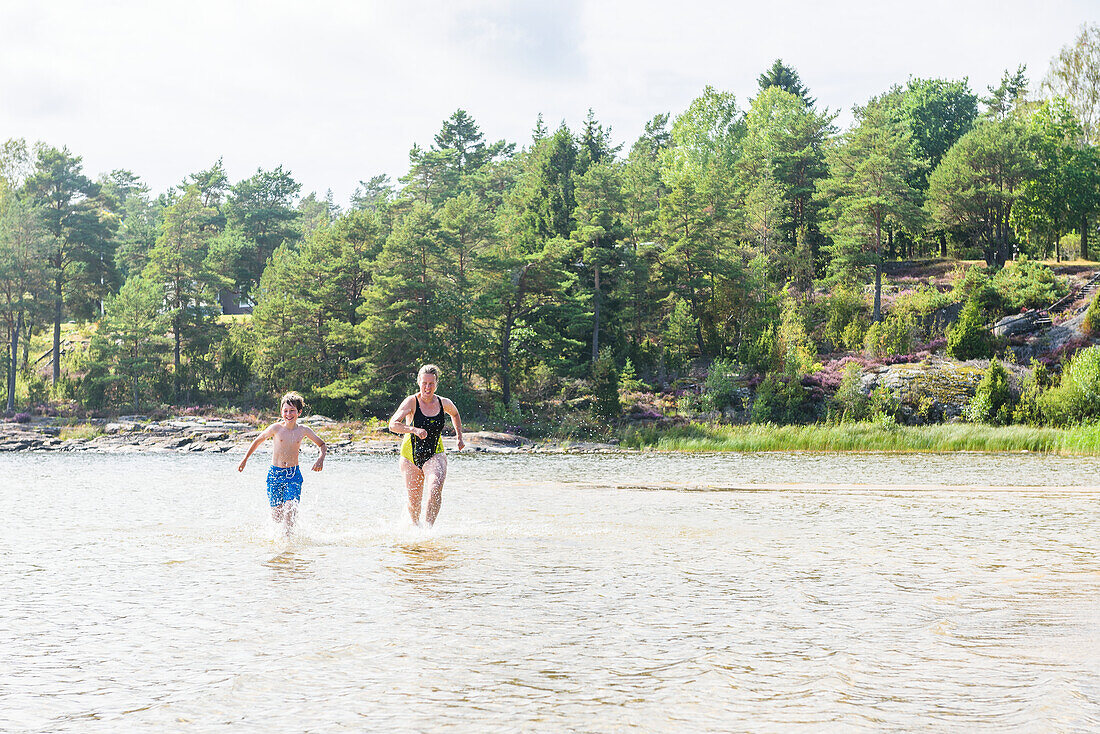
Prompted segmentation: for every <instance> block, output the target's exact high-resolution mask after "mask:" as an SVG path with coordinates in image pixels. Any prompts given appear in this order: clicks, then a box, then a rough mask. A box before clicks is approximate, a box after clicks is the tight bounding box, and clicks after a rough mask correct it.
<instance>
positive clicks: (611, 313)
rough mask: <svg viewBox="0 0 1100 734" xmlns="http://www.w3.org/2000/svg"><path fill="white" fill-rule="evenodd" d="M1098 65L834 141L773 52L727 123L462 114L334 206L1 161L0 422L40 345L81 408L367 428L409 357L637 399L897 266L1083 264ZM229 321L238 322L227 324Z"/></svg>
mask: <svg viewBox="0 0 1100 734" xmlns="http://www.w3.org/2000/svg"><path fill="white" fill-rule="evenodd" d="M1098 67H1100V28H1098V27H1096V26H1086V27H1083V28H1082V31H1081V35H1080V37H1079V38H1077V39H1076V40H1075V41H1074V42H1073V43H1072V44H1070V45H1068V46H1067V47H1066V48H1065V49H1063V52H1062V55H1061V56H1059V57H1058V59H1056V60H1055V61H1054V63H1053V64H1052V67H1051V69H1050V71H1049V72H1048V75H1047V77H1046V78H1045V80H1044V82H1043V84H1042V85H1041V87H1040V91H1041V93H1040V94H1037V95H1035V96H1029V94H1028V89H1029V84H1028V78H1027V75H1026V69H1024V68H1023V67H1020V68H1019V69H1016V70H1014V71H1008V72H1006V73H1005V74H1004V76H1003V78H1002V80H1001V81H1000V83H999V84H998V85H997V86H994V87H990V88H989V89H988V90H987V94H985V95H982V96H979V95H978V94H976V93H975V92H973V91H972V90H971V89H970V87H969V84H968V81H967V80H966V79H961V80H945V79H922V78H910V79H909V80H908V81H907V82H906V83H905V84H904V85H896V86H894V87H892V88H890V89H888V90H886V91H884V92H883V93H881V94H879V95H877V96H875V97H873V98H871V99H870V100H868V101H867V102H866V103H864V104H862V105H859V106H857V107H855V108H854V121H853V123H852V125H851V126H850V127H849V128H848V129H846V130H844V131H840V130H838V129H837V127H836V125H835V121H836V117H837V114H836V113H835V112H833V111H830V110H827V109H822V108H819V107H818V105H817V102H816V100H815V99H814V98H813V97H812V96H811V94H810V90H809V89H808V88H807V87H806V86H805V85H804V84H803V82H802V80H801V78H800V77H799V75H798V73H797V72H796V71H795V70H794V69H793V68H791V67H790V66H788V65H786V64H784V63H783V62H782V61H781V60H776V62H775V63H774V64H773V65H772V67H771V68H769V69H767V70H765V71H764V72H763V73H762V74H761V75H760V76H759V79H758V91H757V93H756V95H755V96H754V97H753V98H751V99H749V100H748V101H747V103H746V104H744V105H742V104H740V103H739V102H738V100H737V99H736V98H735V97H734V95H732V94H730V93H729V92H725V91H721V90H719V89H715V88H712V87H707V88H706V89H704V90H703V92H702V94H700V95H699V96H698V97H697V98H696V99H695V100H693V101H692V103H691V104H690V105H689V106H688V108H687V109H686V110H684V111H682V112H680V113H679V114H678V115H675V116H673V115H671V114H668V113H662V114H657V115H655V116H654V117H653V118H652V119H651V120H650V121H649V122H648V123H647V124H646V125H645V129H644V131H643V132H642V134H641V135H640V136H639V137H638V139H637V140H635V141H634V142H633V143H632V144H631V145H630V146H629V147H628V148H627V147H626V146H625V145H624V144H622V143H617V142H616V141H615V140H614V138H613V136H612V131H611V129H610V128H609V127H607V126H605V125H604V124H602V123H601V122H600V121H599V120H598V119H597V117H596V116H595V114H594V113H593V112H591V111H590V112H589V114H588V117H587V119H586V120H585V121H584V123H583V125H582V126H581V127H580V129H578V130H571V129H570V128H569V127H568V126H567V125H566V124H565V123H564V122H563V123H562V124H560V125H559V126H558V127H557V128H555V129H551V128H550V127H548V126H547V125H546V124H545V122H544V121H543V119H542V117H541V116H540V117H539V118H538V120H537V121H536V124H535V127H534V129H533V131H532V135H531V138H530V140H528V141H527V142H526V143H525V144H523V145H522V146H521V145H517V144H515V143H510V142H506V141H496V142H492V141H488V140H486V139H485V136H484V134H483V133H482V132H481V130H480V128H479V126H478V124H477V123H476V121H475V120H473V119H472V118H471V117H470V115H468V114H467V113H466V112H465V111H463V110H461V109H460V110H457V111H456V112H455V113H454V114H453V115H451V116H450V117H449V118H448V119H447V120H445V121H444V122H443V124H442V126H441V128H440V130H439V132H438V133H437V134H436V135H435V136H434V138H433V140H432V141H431V142H430V144H428V145H426V146H421V145H414V146H413V148H412V150H411V151H410V153H409V168H408V171H407V172H406V173H405V175H404V176H402V177H400V179H399V180H398V181H397V182H393V181H391V180H390V179H389V177H387V176H385V175H379V176H375V177H373V178H369V179H366V180H363V181H361V182H360V185H359V186H358V187H357V189H356V191H355V193H354V195H353V196H352V199H351V202H350V205H349V206H347V207H341V206H338V205H337V204H336V203H335V202H334V201H333V197H332V195H331V193H329V194H328V195H327V196H323V197H322V196H318V195H317V194H313V193H311V194H309V195H307V196H305V197H302V196H301V186H300V184H299V183H298V182H296V181H295V180H294V178H293V176H292V174H291V173H290V172H288V171H286V170H284V169H283V168H282V167H277V168H275V169H273V170H262V169H261V170H258V171H257V172H256V173H255V174H254V175H253V176H251V177H249V178H246V179H244V180H241V181H238V182H236V183H232V182H231V181H230V180H229V178H228V176H227V174H226V172H225V170H224V168H223V166H222V163H221V161H218V162H216V163H215V164H214V165H212V166H210V167H209V168H206V169H204V170H200V171H197V172H195V173H192V174H190V175H189V176H187V177H186V178H185V179H184V180H183V181H182V182H181V183H180V184H179V185H178V186H175V187H173V188H172V189H171V190H169V191H166V192H164V193H161V194H159V195H156V196H153V195H152V194H151V192H150V190H149V188H148V187H147V186H146V185H145V184H143V183H142V181H141V179H140V178H139V177H138V176H137V175H136V174H134V173H133V172H130V171H126V170H115V171H112V172H110V173H108V174H105V175H102V176H100V177H99V178H98V179H95V180H93V179H92V178H90V177H89V176H88V175H87V174H86V173H85V172H84V171H83V166H82V161H81V158H80V157H79V156H78V155H75V154H74V153H72V152H70V151H69V150H68V149H67V148H60V149H58V148H54V147H50V146H47V145H42V144H39V145H34V146H29V145H28V144H27V143H26V142H25V141H23V140H9V141H8V142H7V143H6V144H5V145H4V147H3V151H2V156H0V322H2V324H3V329H4V332H5V336H6V338H5V344H6V349H5V365H6V376H7V408H8V410H9V411H10V410H12V409H13V407H14V403H15V395H16V393H17V383H19V382H20V381H21V380H27V381H33V380H35V379H37V378H36V376H35V375H36V372H35V369H36V365H35V364H34V360H32V350H31V347H30V344H31V340H32V338H34V337H35V336H36V335H40V334H44V333H50V334H51V335H52V338H51V344H50V347H49V348H48V350H47V354H46V355H45V358H46V359H48V360H49V361H50V363H51V373H50V378H51V379H50V382H51V385H50V386H49V389H50V390H52V394H53V395H54V397H56V398H64V397H68V398H71V399H74V400H76V401H77V402H78V403H80V404H81V405H83V406H85V407H88V408H117V409H123V408H126V407H133V408H134V409H135V410H136V409H139V408H140V407H141V406H142V405H149V404H154V403H170V404H175V405H189V404H195V403H199V402H215V401H222V402H226V401H228V402H233V401H237V403H238V404H239V403H240V402H242V401H243V402H249V401H253V400H259V401H263V400H264V398H263V396H265V395H267V394H269V393H273V392H278V391H281V390H284V389H290V388H294V389H298V390H300V391H302V392H303V393H305V394H306V395H307V397H308V398H309V400H310V401H311V403H312V404H313V406H314V409H316V410H320V411H323V412H325V413H327V414H333V415H343V416H358V415H380V414H382V413H384V412H386V411H387V410H388V409H389V408H390V407H392V404H393V400H394V398H395V397H397V396H398V395H399V394H401V393H403V392H404V391H407V390H408V389H409V385H408V383H409V381H410V379H411V378H410V374H412V373H413V372H415V369H414V368H415V366H416V365H418V364H420V363H422V362H426V361H432V362H435V363H437V364H440V365H441V366H443V368H444V369H445V371H446V372H447V374H448V377H447V382H448V389H449V391H450V392H451V393H454V392H456V391H458V392H462V391H472V390H479V391H483V392H485V391H487V392H490V393H492V394H493V395H495V396H497V399H499V401H500V402H501V403H503V404H504V405H509V404H511V403H513V401H514V399H515V397H516V396H517V393H521V394H523V395H525V396H526V395H531V396H535V397H539V396H545V395H544V394H545V392H546V391H547V390H551V389H555V386H557V385H560V384H561V383H562V382H563V381H569V380H584V379H588V378H590V377H591V376H592V375H593V372H594V370H596V369H598V368H599V365H600V363H601V360H603V361H604V362H605V363H606V364H605V365H604V367H603V368H600V369H606V365H607V364H613V365H614V366H615V370H616V371H617V372H621V370H622V369H623V368H624V367H626V366H627V365H629V370H632V371H634V372H635V373H636V374H638V375H642V376H645V378H646V379H647V380H649V381H650V382H652V383H667V381H668V380H669V379H671V378H672V377H674V376H675V375H676V374H678V373H679V372H680V371H682V370H684V369H685V367H686V366H687V365H688V364H689V363H690V362H691V361H692V360H694V359H698V358H707V359H713V358H723V359H728V360H737V361H739V362H740V363H743V364H749V365H762V366H761V369H763V370H765V371H766V370H767V366H766V365H767V361H766V360H762V359H761V358H760V356H759V351H760V350H761V349H762V348H766V342H767V338H766V337H767V335H768V334H769V333H770V334H771V340H772V342H774V341H775V339H776V338H780V339H781V338H782V336H781V335H780V337H777V336H776V334H777V333H778V332H777V331H776V325H777V324H780V323H782V322H783V320H784V319H785V318H788V319H789V312H790V311H791V309H795V310H797V309H798V308H799V307H805V304H807V303H812V302H813V301H814V299H820V298H822V294H829V293H851V292H852V290H851V289H852V288H853V287H855V286H862V285H866V286H867V287H868V293H869V298H868V301H869V303H867V304H866V308H867V309H868V310H869V312H870V313H869V318H870V322H871V323H872V324H876V323H879V322H881V321H883V317H884V315H883V308H882V302H881V294H882V277H883V264H884V263H886V262H888V261H890V260H896V259H914V258H927V257H961V258H981V259H984V260H985V261H986V263H987V264H988V266H989V267H990V268H992V269H994V270H995V269H997V268H999V267H1000V266H1003V265H1004V264H1005V262H1006V261H1007V260H1010V259H1013V258H1015V257H1018V256H1019V255H1024V256H1026V257H1029V258H1033V259H1039V258H1046V257H1055V258H1059V257H1062V256H1063V255H1066V254H1073V255H1079V256H1080V257H1084V258H1087V257H1089V254H1090V247H1092V243H1091V241H1090V236H1091V235H1092V233H1093V230H1094V228H1095V221H1096V216H1097V213H1098V212H1100V151H1098V149H1097V124H1098V120H1097V117H1096V111H1097V109H1098V101H1097V89H1096V88H1095V85H1096V82H1095V76H1096V69H1097V68H1098ZM1090 73H1091V74H1092V76H1091V77H1090V76H1089V74H1090ZM1090 80H1091V81H1090ZM1089 84H1092V85H1093V86H1091V87H1090V86H1089ZM1090 95H1091V96H1090ZM1067 250H1073V251H1074V252H1072V253H1067ZM236 301H241V302H246V303H250V304H254V310H253V312H252V315H251V318H250V319H237V320H234V319H227V318H225V317H222V316H221V314H222V310H223V306H224V305H225V304H229V303H233V302H236ZM862 307H863V305H862V302H861V303H860V304H857V306H856V307H855V308H856V310H857V311H858V310H859V309H860V308H862ZM69 319H75V320H77V321H82V322H89V323H91V322H94V323H95V324H96V326H95V328H94V333H93V334H92V336H91V339H90V342H89V343H88V344H87V345H83V344H82V345H77V346H70V347H68V348H67V345H66V343H65V341H64V340H63V334H62V332H63V329H62V326H63V324H64V322H65V321H67V320H69ZM842 327H843V325H841V327H838V328H841V329H842ZM837 333H839V331H838V332H837ZM811 337H812V338H811ZM803 341H804V342H807V343H809V344H810V346H809V347H807V348H808V349H809V350H810V351H811V352H813V354H816V353H817V352H818V351H823V350H826V349H829V348H840V347H841V346H842V345H841V344H840V342H841V341H842V340H841V338H840V337H839V336H838V337H835V338H834V339H833V340H832V342H830V343H828V344H827V343H826V341H827V340H825V339H824V338H823V336H822V335H821V334H812V335H809V336H807V338H805V339H803ZM762 344H764V346H762ZM772 348H774V344H773V347H772ZM36 358H37V357H36ZM812 358H813V355H810V356H809V357H808V359H809V360H810V361H812Z"/></svg>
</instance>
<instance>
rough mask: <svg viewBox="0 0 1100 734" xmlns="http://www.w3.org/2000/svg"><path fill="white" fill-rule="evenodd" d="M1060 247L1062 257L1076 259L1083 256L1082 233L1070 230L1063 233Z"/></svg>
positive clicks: (1059, 242)
mask: <svg viewBox="0 0 1100 734" xmlns="http://www.w3.org/2000/svg"><path fill="white" fill-rule="evenodd" d="M1058 249H1059V250H1061V251H1062V257H1064V258H1065V259H1066V260H1076V259H1077V258H1079V257H1081V235H1079V234H1077V233H1075V232H1070V233H1069V234H1064V235H1062V239H1060V240H1058Z"/></svg>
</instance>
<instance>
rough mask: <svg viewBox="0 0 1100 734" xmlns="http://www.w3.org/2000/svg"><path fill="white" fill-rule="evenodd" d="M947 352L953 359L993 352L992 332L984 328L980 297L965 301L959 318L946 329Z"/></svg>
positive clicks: (972, 357) (979, 357)
mask: <svg viewBox="0 0 1100 734" xmlns="http://www.w3.org/2000/svg"><path fill="white" fill-rule="evenodd" d="M947 353H948V354H949V355H950V356H951V357H953V358H955V359H963V360H965V359H983V358H985V357H988V356H990V355H991V354H992V353H993V334H991V333H990V331H989V329H987V328H986V314H985V311H984V309H983V308H982V306H981V300H980V297H978V296H975V297H972V298H971V299H970V300H969V301H967V302H966V305H965V306H964V307H963V310H962V313H961V314H959V320H958V321H957V322H956V323H955V325H954V326H953V327H951V328H950V329H948V330H947Z"/></svg>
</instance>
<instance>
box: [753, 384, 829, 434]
mask: <svg viewBox="0 0 1100 734" xmlns="http://www.w3.org/2000/svg"><path fill="white" fill-rule="evenodd" d="M813 412H814V411H813V402H812V401H811V400H810V397H809V396H808V395H807V394H806V391H805V390H803V389H802V381H801V380H799V379H798V378H797V377H796V376H794V375H786V376H784V377H782V378H780V377H779V376H777V375H776V374H775V373H768V374H767V375H765V376H764V379H763V381H762V382H761V383H760V385H759V386H758V387H757V388H756V398H755V399H754V400H753V403H752V412H751V420H752V422H753V423H775V424H778V425H786V424H789V423H805V422H806V421H808V420H810V419H811V418H813Z"/></svg>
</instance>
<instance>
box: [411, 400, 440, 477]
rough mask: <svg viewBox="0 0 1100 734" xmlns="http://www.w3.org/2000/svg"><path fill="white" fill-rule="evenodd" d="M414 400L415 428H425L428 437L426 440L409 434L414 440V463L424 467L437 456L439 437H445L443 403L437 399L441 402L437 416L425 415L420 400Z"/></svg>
mask: <svg viewBox="0 0 1100 734" xmlns="http://www.w3.org/2000/svg"><path fill="white" fill-rule="evenodd" d="M414 399H415V400H416V412H415V413H413V427H414V428H423V429H424V430H425V431H427V432H428V435H427V436H425V437H424V438H417V437H416V436H415V435H413V434H409V438H411V439H412V455H413V463H414V464H416V465H417V466H418V467H423V466H424V462H426V461H427V460H428V459H430V458H432V457H433V456H435V455H436V453H437V451H436V448H437V447H438V446H439V437H440V436H442V435H443V402H442V401H440V400H439V398H436V400H437V401H438V402H439V412H438V413H436V414H435V415H424V413H422V412H421V411H420V398H414Z"/></svg>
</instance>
